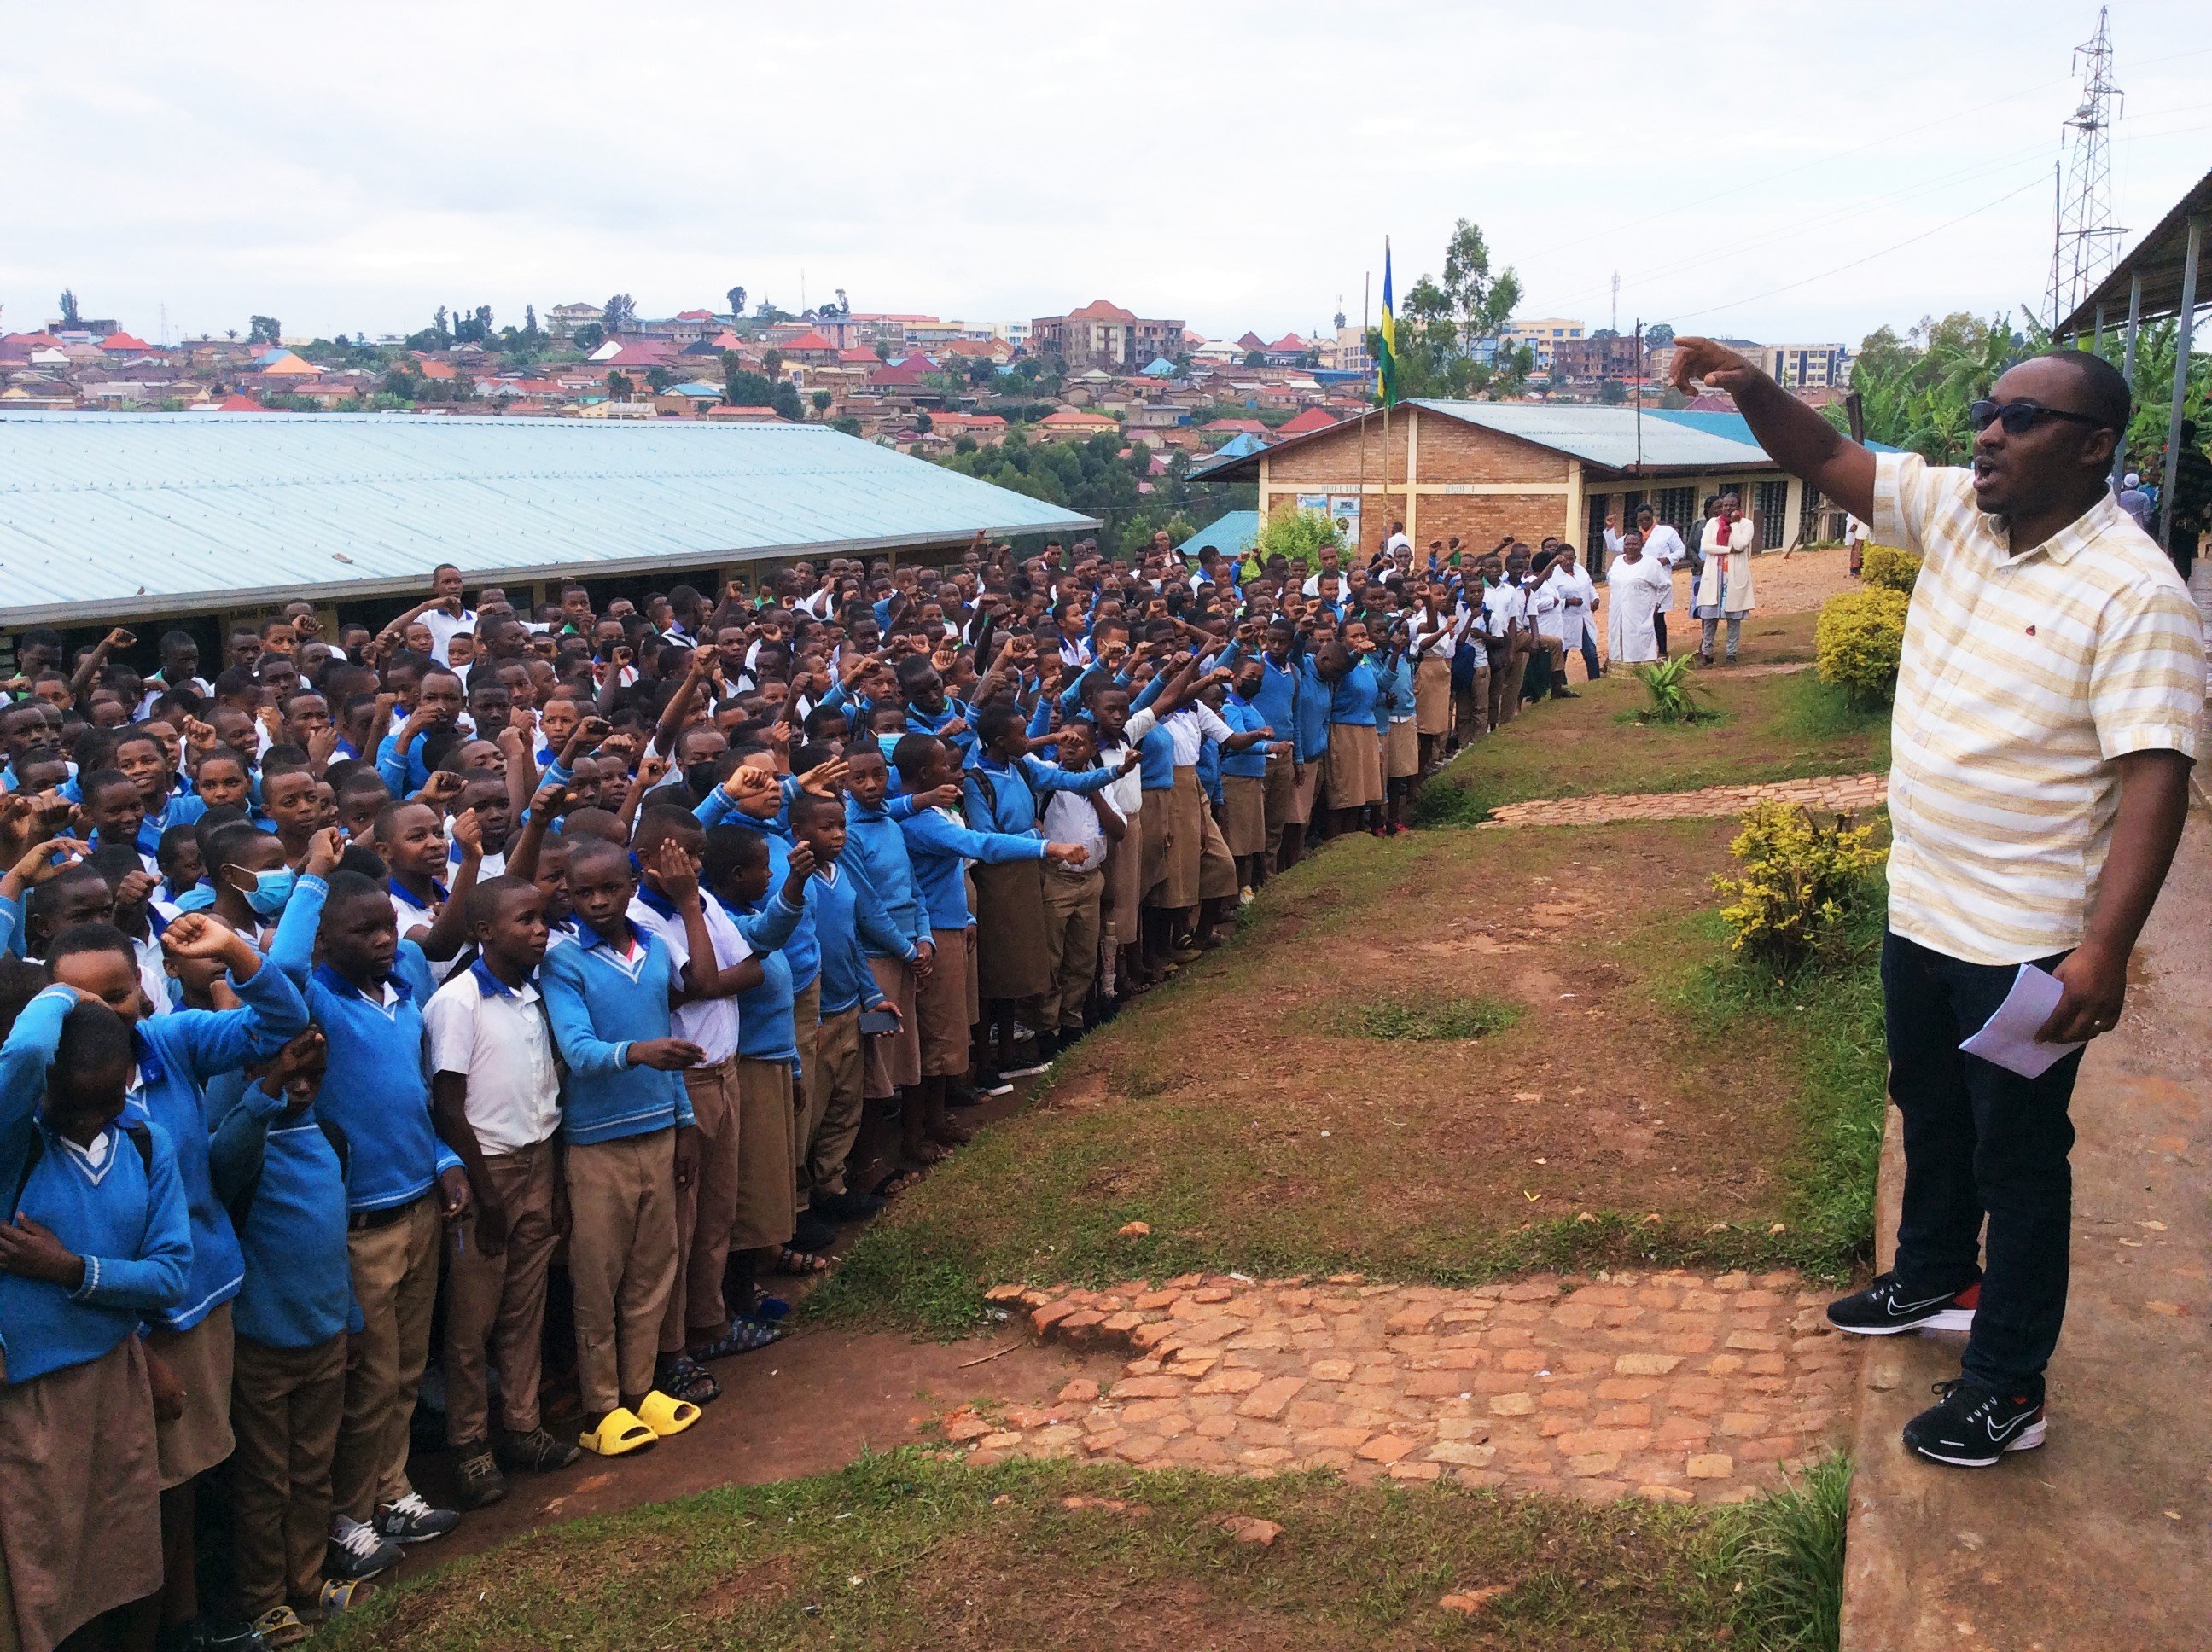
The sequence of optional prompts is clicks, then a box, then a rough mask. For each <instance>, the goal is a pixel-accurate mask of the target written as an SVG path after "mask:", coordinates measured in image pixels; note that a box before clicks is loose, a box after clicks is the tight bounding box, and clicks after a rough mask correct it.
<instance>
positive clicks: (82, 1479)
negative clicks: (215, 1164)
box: [0, 965, 191, 1647]
mask: <svg viewBox="0 0 2212 1652" xmlns="http://www.w3.org/2000/svg"><path fill="white" fill-rule="evenodd" d="M9 969H21V966H18V965H9ZM135 1061H136V1052H135V1051H134V1049H133V1046H132V1039H131V1028H130V1025H129V1023H127V1022H125V1020H124V1019H123V1018H122V1017H119V1016H118V1015H116V1014H115V1013H114V1012H113V1011H111V1010H110V1009H108V1008H107V1007H106V1005H103V1004H101V1003H100V1002H99V1001H98V1000H97V999H93V998H92V997H91V996H90V995H89V994H88V993H82V992H81V991H79V990H76V989H73V988H70V987H48V988H46V990H45V991H43V992H41V993H39V994H38V995H37V996H36V997H34V998H33V999H31V1001H30V1002H29V1004H27V1005H25V1006H24V1007H23V1009H22V1011H21V1014H20V1015H19V1016H18V1017H16V1019H15V1026H14V1027H13V1029H11V1030H10V1031H9V1036H8V1040H7V1042H6V1043H5V1045H4V1046H0V1200H6V1201H7V1206H6V1208H5V1210H4V1212H0V1217H4V1218H5V1220H4V1221H0V1339H4V1352H5V1356H6V1359H7V1380H6V1381H5V1382H0V1479H5V1481H6V1484H7V1487H8V1490H7V1494H6V1496H5V1497H4V1498H0V1544H4V1546H5V1548H6V1555H7V1559H6V1564H7V1567H8V1574H9V1582H10V1585H11V1588H12V1593H13V1595H14V1606H15V1621H14V1622H12V1623H10V1624H9V1625H8V1626H7V1627H8V1631H9V1637H10V1642H9V1643H10V1644H15V1643H16V1642H17V1641H19V1640H20V1642H21V1643H22V1644H25V1645H32V1646H41V1647H45V1646H52V1645H56V1644H58V1643H60V1642H61V1641H63V1640H64V1639H65V1638H66V1637H69V1636H70V1635H71V1634H72V1633H73V1632H75V1631H76V1630H78V1629H79V1628H81V1627H82V1626H83V1625H87V1624H88V1623H90V1622H92V1621H93V1620H94V1619H98V1618H101V1617H106V1618H107V1619H108V1622H107V1623H106V1625H103V1627H104V1628H105V1629H106V1631H108V1638H109V1639H110V1640H119V1639H121V1638H122V1637H124V1636H125V1635H127V1636H128V1637H130V1639H131V1640H143V1641H145V1642H148V1643H150V1641H151V1639H152V1637H153V1633H154V1631H155V1625H156V1624H157V1622H158V1619H159V1614H160V1605H161V1577H162V1558H161V1513H160V1509H161V1483H160V1474H159V1471H158V1467H157V1454H156V1448H155V1438H154V1430H155V1420H154V1411H155V1396H154V1393H153V1390H152V1388H151V1387H150V1385H149V1371H148V1366H147V1362H146V1356H145V1351H144V1347H143V1344H142V1343H141V1341H140V1340H139V1338H138V1336H137V1331H138V1327H139V1325H140V1322H141V1321H142V1319H143V1317H144V1316H145V1315H151V1314H155V1313H158V1312H161V1311H162V1310H165V1309H172V1308H173V1307H174V1306H175V1305H176V1304H177V1303H178V1302H179V1299H180V1298H181V1297H183V1296H184V1294H185V1290H186V1289H187V1284H186V1265H187V1262H188V1260H189V1258H190V1255H191V1227H190V1218H189V1217H188V1215H187V1213H186V1211H185V1190H184V1186H183V1182H182V1180H181V1178H180V1177H179V1175H178V1173H177V1159H176V1155H175V1153H174V1151H173V1149H172V1146H171V1143H170V1139H169V1136H168V1133H167V1131H165V1130H163V1129H162V1128H161V1127H160V1126H159V1125H154V1124H147V1123H144V1122H143V1121H136V1122H134V1121H126V1119H125V1092H126V1090H127V1087H128V1086H129V1084H130V1082H131V1072H132V1068H133V1066H134V1065H135ZM134 1603H135V1604H134Z"/></svg>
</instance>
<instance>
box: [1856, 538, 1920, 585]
mask: <svg viewBox="0 0 2212 1652" xmlns="http://www.w3.org/2000/svg"><path fill="white" fill-rule="evenodd" d="M1859 578H1860V579H1862V580H1864V581H1865V582H1866V586H1867V588H1868V589H1869V590H1870V591H1871V590H1875V589H1876V588H1879V589H1881V590H1884V591H1902V592H1905V595H1906V596H1908V597H1909V596H1911V594H1912V587H1913V585H1914V584H1915V582H1917V580H1919V578H1920V559H1919V558H1918V557H1917V556H1914V555H1913V554H1912V553H1911V551H1909V550H1899V549H1898V548H1897V547H1896V546H1895V545H1869V546H1868V547H1867V548H1866V555H1865V556H1864V557H1863V558H1862V559H1861V562H1860V565H1859Z"/></svg>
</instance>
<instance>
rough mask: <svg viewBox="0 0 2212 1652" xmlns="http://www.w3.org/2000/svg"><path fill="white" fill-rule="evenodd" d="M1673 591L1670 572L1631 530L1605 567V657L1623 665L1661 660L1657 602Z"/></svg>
mask: <svg viewBox="0 0 2212 1652" xmlns="http://www.w3.org/2000/svg"><path fill="white" fill-rule="evenodd" d="M1673 591H1674V571H1673V570H1672V569H1671V568H1662V567H1661V566H1660V565H1659V560H1658V558H1656V556H1652V555H1651V554H1650V551H1649V550H1646V549H1645V548H1644V536H1643V535H1642V534H1641V533H1639V532H1638V531H1636V530H1635V529H1633V528H1632V529H1630V530H1629V531H1627V532H1626V534H1623V535H1622V536H1621V541H1620V550H1619V551H1618V552H1617V553H1616V554H1615V555H1614V556H1613V558H1612V559H1611V560H1610V561H1609V562H1607V563H1606V568H1605V594H1606V597H1607V605H1606V632H1605V647H1606V653H1607V654H1608V655H1609V656H1610V657H1611V658H1612V659H1613V661H1614V662H1615V663H1616V664H1619V665H1642V664H1644V663H1645V662H1646V661H1648V660H1654V659H1662V658H1663V657H1664V656H1663V655H1662V653H1661V652H1660V648H1659V635H1658V620H1659V602H1660V598H1662V596H1665V595H1670V594H1672V592H1673Z"/></svg>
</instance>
